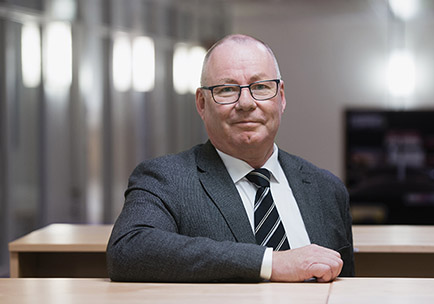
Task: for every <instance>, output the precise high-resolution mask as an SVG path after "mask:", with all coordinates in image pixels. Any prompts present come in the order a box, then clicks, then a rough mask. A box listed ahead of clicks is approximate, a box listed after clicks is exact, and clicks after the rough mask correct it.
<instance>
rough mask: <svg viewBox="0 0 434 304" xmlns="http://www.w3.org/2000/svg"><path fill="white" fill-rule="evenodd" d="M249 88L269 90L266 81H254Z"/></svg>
mask: <svg viewBox="0 0 434 304" xmlns="http://www.w3.org/2000/svg"><path fill="white" fill-rule="evenodd" d="M251 88H252V90H255V91H262V90H270V86H269V85H268V84H267V83H256V84H254V85H252V87H251Z"/></svg>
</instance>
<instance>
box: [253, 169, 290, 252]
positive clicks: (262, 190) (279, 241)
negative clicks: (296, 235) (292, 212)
mask: <svg viewBox="0 0 434 304" xmlns="http://www.w3.org/2000/svg"><path fill="white" fill-rule="evenodd" d="M246 178H247V179H248V180H249V181H250V182H252V183H253V184H255V185H256V187H257V188H258V190H257V192H256V196H255V207H254V210H255V211H254V214H255V216H254V217H255V237H256V243H257V244H259V245H262V246H266V247H273V250H274V251H278V250H287V249H289V248H290V247H289V243H288V239H287V237H286V233H285V229H284V228H283V224H282V221H281V220H280V217H279V213H278V212H277V208H276V205H275V204H274V201H273V197H272V196H271V191H270V172H269V171H268V170H267V169H264V168H261V169H255V170H253V171H251V172H250V173H249V174H247V175H246Z"/></svg>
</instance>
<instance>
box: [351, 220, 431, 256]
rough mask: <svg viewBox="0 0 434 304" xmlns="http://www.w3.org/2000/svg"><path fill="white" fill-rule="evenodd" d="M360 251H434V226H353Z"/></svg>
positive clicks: (357, 248) (354, 236) (355, 243)
mask: <svg viewBox="0 0 434 304" xmlns="http://www.w3.org/2000/svg"><path fill="white" fill-rule="evenodd" d="M353 239H354V240H353V241H354V248H355V249H356V250H357V251H358V252H388V253H391V252H396V253H412V252H413V253H434V226H406V225H402V226H401V225H390V226H383V225H378V226H374V225H372V226H369V225H368V226H358V225H354V226H353Z"/></svg>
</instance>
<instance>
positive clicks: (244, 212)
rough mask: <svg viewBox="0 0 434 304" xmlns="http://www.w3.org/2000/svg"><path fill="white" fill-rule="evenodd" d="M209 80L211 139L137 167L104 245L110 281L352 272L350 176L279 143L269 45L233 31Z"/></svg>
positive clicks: (203, 101) (278, 103)
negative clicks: (317, 164) (284, 148)
mask: <svg viewBox="0 0 434 304" xmlns="http://www.w3.org/2000/svg"><path fill="white" fill-rule="evenodd" d="M201 82H202V87H201V88H199V89H197V91H196V107H197V111H198V113H199V115H200V116H201V118H202V120H203V121H204V124H205V128H206V130H207V133H208V136H209V141H208V142H207V143H205V144H203V145H198V146H196V147H193V148H192V149H191V150H189V151H186V152H182V153H180V154H176V155H170V156H164V157H160V158H157V159H154V160H150V161H145V162H143V163H141V164H140V165H139V166H138V167H137V168H136V169H135V170H134V172H133V173H132V175H131V177H130V180H129V185H128V189H127V191H126V194H125V197H126V199H125V205H124V207H123V210H122V212H121V214H120V216H119V218H118V219H117V221H116V223H115V225H114V228H113V232H112V235H111V238H110V241H109V244H108V247H107V261H108V271H109V275H110V277H111V279H112V280H114V281H154V282H157V281H172V282H209V281H237V282H244V281H253V282H258V281H262V280H271V281H288V282H298V281H305V280H311V279H315V280H317V281H319V282H328V281H331V280H333V279H335V278H336V277H337V276H338V275H339V274H340V275H343V276H352V275H353V274H354V263H353V244H352V232H351V217H350V214H349V204H348V194H347V191H346V189H345V187H344V185H343V184H342V183H341V182H340V181H339V180H338V179H337V178H336V177H335V176H333V175H332V174H331V173H329V172H327V171H325V170H321V169H319V168H317V167H315V166H313V165H312V164H310V163H308V162H307V161H305V160H302V159H301V158H299V157H296V156H293V155H290V154H287V153H286V152H283V151H282V150H279V149H278V148H277V146H276V145H275V143H274V140H275V136H276V133H277V130H278V127H279V125H280V121H281V115H282V113H283V112H284V110H285V106H286V99H285V93H284V83H283V81H282V80H281V79H280V72H279V68H278V64H277V61H276V59H275V57H274V55H273V53H272V51H271V49H270V48H269V47H268V46H267V45H265V44H264V43H262V42H260V41H258V40H256V39H254V38H252V37H249V36H244V35H231V36H228V37H225V38H224V39H222V40H221V41H219V42H217V43H216V44H215V45H214V46H213V47H212V48H211V49H210V50H209V51H208V53H207V56H206V58H205V60H204V65H203V70H202V79H201ZM255 169H257V170H255ZM263 206H265V207H263ZM264 208H265V209H264ZM261 209H264V210H265V211H260V210H261ZM260 212H263V213H262V214H261V215H259V214H257V213H260ZM270 218H271V219H272V220H270ZM270 221H272V223H271V225H269V224H268V222H270ZM273 249H274V250H275V251H273ZM277 250H279V251H277Z"/></svg>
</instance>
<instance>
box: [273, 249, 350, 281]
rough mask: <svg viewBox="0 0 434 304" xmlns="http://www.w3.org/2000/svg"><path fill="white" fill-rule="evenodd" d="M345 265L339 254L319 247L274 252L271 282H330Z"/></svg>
mask: <svg viewBox="0 0 434 304" xmlns="http://www.w3.org/2000/svg"><path fill="white" fill-rule="evenodd" d="M343 264H344V263H343V261H342V259H341V255H340V254H339V252H336V251H334V250H331V249H328V248H325V247H321V246H318V245H308V246H304V247H301V248H296V249H290V250H286V251H273V265H272V272H271V278H270V280H271V281H279V282H302V281H304V280H307V279H310V278H313V277H315V278H316V279H317V281H318V282H330V281H333V280H334V279H335V278H336V277H337V276H338V275H339V273H340V272H341V270H342V266H343Z"/></svg>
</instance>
